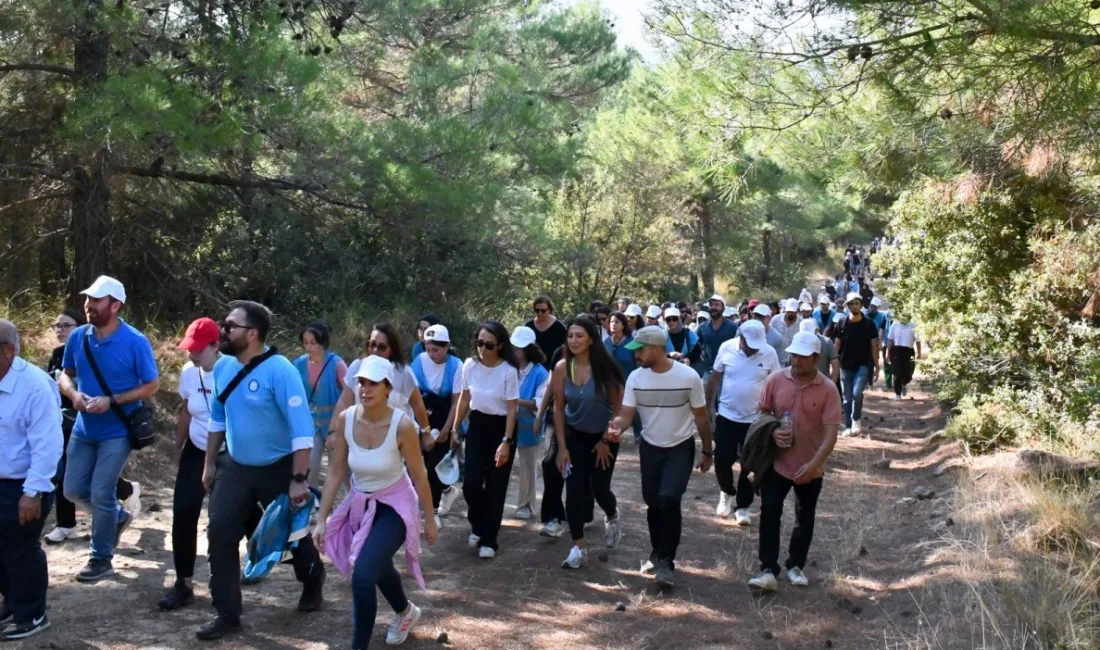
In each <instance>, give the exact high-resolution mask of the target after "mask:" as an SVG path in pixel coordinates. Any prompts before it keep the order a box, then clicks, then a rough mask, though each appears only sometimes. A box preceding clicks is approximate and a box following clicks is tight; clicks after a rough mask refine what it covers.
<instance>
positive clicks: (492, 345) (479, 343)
mask: <svg viewBox="0 0 1100 650" xmlns="http://www.w3.org/2000/svg"><path fill="white" fill-rule="evenodd" d="M474 345H476V346H477V347H478V348H485V349H486V350H489V351H490V352H491V351H493V350H495V349H497V345H498V344H497V343H493V342H492V341H482V340H481V339H478V340H477V342H476V343H475V344H474Z"/></svg>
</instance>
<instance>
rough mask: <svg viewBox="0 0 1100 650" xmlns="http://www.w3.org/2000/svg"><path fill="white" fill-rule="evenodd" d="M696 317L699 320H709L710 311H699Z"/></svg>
mask: <svg viewBox="0 0 1100 650" xmlns="http://www.w3.org/2000/svg"><path fill="white" fill-rule="evenodd" d="M698 318H699V320H710V312H705V311H701V312H699V316H698Z"/></svg>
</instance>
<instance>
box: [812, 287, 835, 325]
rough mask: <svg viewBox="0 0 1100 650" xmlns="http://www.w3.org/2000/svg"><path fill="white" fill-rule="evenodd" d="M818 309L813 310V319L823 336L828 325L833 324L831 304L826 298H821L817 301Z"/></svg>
mask: <svg viewBox="0 0 1100 650" xmlns="http://www.w3.org/2000/svg"><path fill="white" fill-rule="evenodd" d="M818 305H819V306H818V308H817V309H815V310H814V313H813V317H814V320H815V321H817V327H818V329H820V330H821V332H822V333H823V334H824V333H825V330H826V329H828V328H829V325H830V324H831V323H832V322H833V314H835V313H836V312H834V311H833V302H832V300H830V299H829V297H828V296H821V297H820V298H819V299H818Z"/></svg>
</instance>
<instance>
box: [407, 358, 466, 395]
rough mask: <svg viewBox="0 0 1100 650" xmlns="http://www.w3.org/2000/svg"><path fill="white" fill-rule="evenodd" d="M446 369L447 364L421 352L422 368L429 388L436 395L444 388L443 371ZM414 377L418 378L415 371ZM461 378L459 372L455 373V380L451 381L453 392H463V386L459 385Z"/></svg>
mask: <svg viewBox="0 0 1100 650" xmlns="http://www.w3.org/2000/svg"><path fill="white" fill-rule="evenodd" d="M446 369H447V364H445V363H436V362H434V361H432V358H431V357H430V356H428V353H427V352H421V353H420V370H421V371H422V372H423V373H424V379H426V380H427V381H428V388H430V389H431V391H432V392H433V393H435V394H436V395H438V394H439V390H440V389H441V388H443V371H444V370H446ZM410 371H411V368H410ZM413 378H414V379H415V378H416V375H415V373H414V375H413ZM459 379H461V378H460V377H459V376H458V373H455V378H454V381H453V382H451V393H453V394H455V395H458V394H459V393H461V392H462V386H460V385H459V383H460V382H459Z"/></svg>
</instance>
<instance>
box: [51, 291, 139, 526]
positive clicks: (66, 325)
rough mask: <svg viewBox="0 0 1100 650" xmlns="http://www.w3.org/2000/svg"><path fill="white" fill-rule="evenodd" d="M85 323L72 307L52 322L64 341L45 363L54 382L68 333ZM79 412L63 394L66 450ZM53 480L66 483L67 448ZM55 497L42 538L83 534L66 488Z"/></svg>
mask: <svg viewBox="0 0 1100 650" xmlns="http://www.w3.org/2000/svg"><path fill="white" fill-rule="evenodd" d="M86 322H87V321H86V320H85V319H84V314H83V313H81V311H80V310H78V309H73V308H71V307H70V308H68V309H66V310H65V311H63V312H61V313H60V314H58V316H57V318H56V319H54V322H53V325H50V329H52V330H53V333H54V336H56V337H57V342H58V343H60V344H61V345H58V346H57V347H55V348H54V349H53V353H52V354H50V361H49V363H48V364H47V365H46V373H47V374H48V375H50V377H53V379H54V381H55V382H56V381H57V380H58V379H59V378H60V377H61V373H62V372H64V371H63V370H62V368H61V365H62V362H63V361H64V359H65V342H66V341H67V340H68V339H69V334H71V333H72V331H73V329H75V328H77V327H79V326H81V325H84V324H85V323H86ZM76 415H77V413H76V409H74V408H73V403H72V402H71V401H69V398H68V397H64V396H61V432H62V434H64V439H65V443H64V447H63V448H62V449H63V450H64V448H65V447H68V446H69V437H70V435H71V434H72V432H73V425H74V424H76ZM122 480H124V479H122ZM54 483H55V484H56V485H58V486H63V485H64V484H65V453H64V451H62V454H61V465H60V466H59V468H58V470H57V474H56V476H55V477H54ZM54 496H55V498H56V501H57V512H56V517H55V525H54V528H53V530H51V531H50V532H48V533H46V536H45V537H43V539H44V540H45V541H46V543H47V544H62V543H64V542H65V541H66V540H70V539H76V538H77V537H80V533H78V532H77V531H76V504H74V503H73V502H72V501H69V500H68V499H66V498H65V494H64V489H60V490H56V491H55V495H54Z"/></svg>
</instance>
